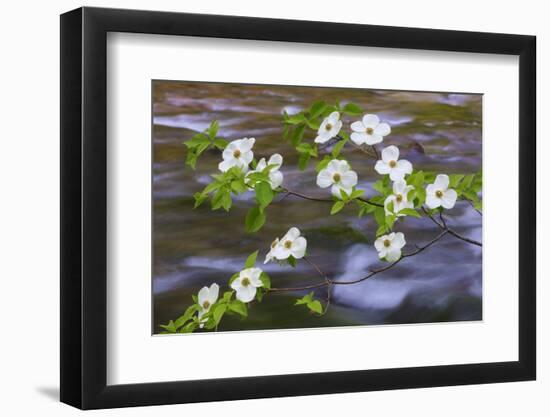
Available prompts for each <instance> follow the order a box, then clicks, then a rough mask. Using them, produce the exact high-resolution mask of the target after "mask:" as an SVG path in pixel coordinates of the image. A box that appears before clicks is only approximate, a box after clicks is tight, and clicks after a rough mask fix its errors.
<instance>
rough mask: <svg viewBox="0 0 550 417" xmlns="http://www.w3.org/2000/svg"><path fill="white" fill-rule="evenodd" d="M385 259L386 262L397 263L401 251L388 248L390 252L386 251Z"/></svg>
mask: <svg viewBox="0 0 550 417" xmlns="http://www.w3.org/2000/svg"><path fill="white" fill-rule="evenodd" d="M385 258H386V261H388V262H395V261H397V260H398V259H399V258H401V249H398V248H394V247H392V248H390V250H388V252H387V253H386V256H385Z"/></svg>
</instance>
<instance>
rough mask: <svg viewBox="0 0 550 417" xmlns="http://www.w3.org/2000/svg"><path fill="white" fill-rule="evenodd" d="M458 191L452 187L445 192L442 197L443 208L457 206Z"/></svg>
mask: <svg viewBox="0 0 550 417" xmlns="http://www.w3.org/2000/svg"><path fill="white" fill-rule="evenodd" d="M456 197H457V194H456V191H455V190H453V189H452V188H450V189H448V190H447V191H445V192H443V197H442V198H441V205H442V206H443V208H446V209H451V208H453V207H454V206H455V203H456Z"/></svg>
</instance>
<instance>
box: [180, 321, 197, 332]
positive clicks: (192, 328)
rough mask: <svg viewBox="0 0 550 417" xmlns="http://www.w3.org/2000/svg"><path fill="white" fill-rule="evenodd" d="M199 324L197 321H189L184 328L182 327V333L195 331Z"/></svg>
mask: <svg viewBox="0 0 550 417" xmlns="http://www.w3.org/2000/svg"><path fill="white" fill-rule="evenodd" d="M197 326H198V324H197V323H195V322H193V321H192V322H190V323H187V324H186V325H185V326H184V327H183V328H181V329H180V331H179V332H180V333H193V332H194V331H195V330H196V329H197Z"/></svg>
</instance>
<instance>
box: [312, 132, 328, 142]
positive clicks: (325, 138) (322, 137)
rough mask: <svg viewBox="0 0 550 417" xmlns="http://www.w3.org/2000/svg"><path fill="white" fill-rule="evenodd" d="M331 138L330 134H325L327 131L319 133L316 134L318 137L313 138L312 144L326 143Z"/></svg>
mask: <svg viewBox="0 0 550 417" xmlns="http://www.w3.org/2000/svg"><path fill="white" fill-rule="evenodd" d="M331 138H332V136H331V135H330V133H329V132H327V131H324V132H320V133H319V134H318V136H317V137H316V138H315V140H314V142H315V143H325V142H328V141H329V140H330V139H331Z"/></svg>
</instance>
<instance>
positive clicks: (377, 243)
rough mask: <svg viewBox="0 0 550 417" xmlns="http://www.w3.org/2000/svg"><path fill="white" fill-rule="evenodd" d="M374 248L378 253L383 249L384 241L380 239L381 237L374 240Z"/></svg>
mask: <svg viewBox="0 0 550 417" xmlns="http://www.w3.org/2000/svg"><path fill="white" fill-rule="evenodd" d="M374 247H375V249H376V250H377V251H378V252H380V251H381V250H382V248H383V247H384V239H382V238H381V237H379V238H378V239H376V240H375V241H374Z"/></svg>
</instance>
